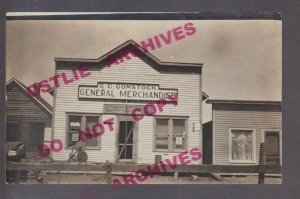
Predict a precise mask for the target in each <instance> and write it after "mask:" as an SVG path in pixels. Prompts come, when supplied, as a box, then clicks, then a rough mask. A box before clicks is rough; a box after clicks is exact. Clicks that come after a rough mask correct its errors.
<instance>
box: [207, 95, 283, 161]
mask: <svg viewBox="0 0 300 199" xmlns="http://www.w3.org/2000/svg"><path fill="white" fill-rule="evenodd" d="M206 103H208V104H212V123H213V124H212V151H213V153H212V159H213V161H212V163H213V164H215V165H233V164H243V165H251V164H258V162H259V150H260V144H261V143H265V150H266V155H267V164H271V165H278V164H282V130H281V129H282V126H281V124H282V115H281V102H274V101H238V100H207V101H206Z"/></svg>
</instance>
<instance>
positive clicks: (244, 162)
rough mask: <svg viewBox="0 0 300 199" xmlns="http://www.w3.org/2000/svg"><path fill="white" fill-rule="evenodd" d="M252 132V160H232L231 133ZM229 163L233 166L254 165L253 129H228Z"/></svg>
mask: <svg viewBox="0 0 300 199" xmlns="http://www.w3.org/2000/svg"><path fill="white" fill-rule="evenodd" d="M233 130H237V131H243V130H244V131H252V132H251V134H252V136H251V137H252V160H233V159H232V138H231V137H232V131H233ZM228 135H229V136H228V137H229V143H228V144H229V163H233V164H255V163H256V129H253V128H229V134H228Z"/></svg>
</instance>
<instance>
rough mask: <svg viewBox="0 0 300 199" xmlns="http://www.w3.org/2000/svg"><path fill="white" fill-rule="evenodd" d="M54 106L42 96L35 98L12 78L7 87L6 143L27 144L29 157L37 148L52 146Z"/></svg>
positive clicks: (34, 153)
mask: <svg viewBox="0 0 300 199" xmlns="http://www.w3.org/2000/svg"><path fill="white" fill-rule="evenodd" d="M51 131H52V106H51V105H49V104H48V103H47V102H46V101H45V100H44V99H43V98H42V97H41V96H37V97H32V96H30V95H29V94H28V93H27V91H26V86H25V85H24V84H22V83H21V82H20V81H18V80H17V79H15V78H13V79H11V80H9V81H8V82H7V83H6V142H15V141H20V142H25V144H26V150H27V153H26V154H27V157H28V156H31V157H32V156H36V155H37V153H36V147H37V146H39V145H41V144H43V143H47V142H48V143H50V141H51Z"/></svg>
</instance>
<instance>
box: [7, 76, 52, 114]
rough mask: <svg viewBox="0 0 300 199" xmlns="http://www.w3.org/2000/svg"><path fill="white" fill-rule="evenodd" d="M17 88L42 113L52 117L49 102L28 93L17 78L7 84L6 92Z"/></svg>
mask: <svg viewBox="0 0 300 199" xmlns="http://www.w3.org/2000/svg"><path fill="white" fill-rule="evenodd" d="M14 87H17V88H18V90H19V91H21V92H22V93H23V94H24V95H25V96H27V97H28V98H29V99H30V100H31V101H32V102H33V103H35V104H36V105H37V106H38V107H39V108H40V109H41V110H42V111H44V112H45V113H46V114H48V115H49V116H50V117H52V113H53V109H52V106H51V105H50V104H48V102H46V101H45V100H44V99H43V98H42V97H41V96H37V97H32V96H31V95H29V94H28V93H27V90H26V86H25V85H24V84H23V83H21V82H20V81H18V80H17V79H15V78H12V79H10V80H9V81H8V82H6V91H9V90H11V89H12V88H14Z"/></svg>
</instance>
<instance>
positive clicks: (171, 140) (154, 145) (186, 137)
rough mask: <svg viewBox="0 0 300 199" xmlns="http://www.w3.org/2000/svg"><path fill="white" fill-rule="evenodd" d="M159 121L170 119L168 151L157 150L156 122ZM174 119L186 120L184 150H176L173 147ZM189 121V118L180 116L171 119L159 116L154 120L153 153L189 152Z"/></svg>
mask: <svg viewBox="0 0 300 199" xmlns="http://www.w3.org/2000/svg"><path fill="white" fill-rule="evenodd" d="M157 119H168V148H167V149H157V148H156V120H157ZM174 119H182V120H185V122H184V125H185V127H184V129H185V135H184V143H183V149H174V147H173V137H174V132H173V128H174V126H173V120H174ZM188 119H189V117H184V116H179V117H169V116H165V117H163V116H158V117H154V118H153V152H168V153H181V152H184V151H186V150H187V146H188Z"/></svg>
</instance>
